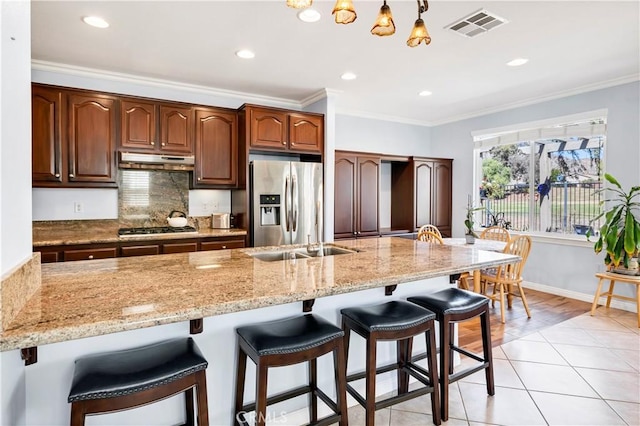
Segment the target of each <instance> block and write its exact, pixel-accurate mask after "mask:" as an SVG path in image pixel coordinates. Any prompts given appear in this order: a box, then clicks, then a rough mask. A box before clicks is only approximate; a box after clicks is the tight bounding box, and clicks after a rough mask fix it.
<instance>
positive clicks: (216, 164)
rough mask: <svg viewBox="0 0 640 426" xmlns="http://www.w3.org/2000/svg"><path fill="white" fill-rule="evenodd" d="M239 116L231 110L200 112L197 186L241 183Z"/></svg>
mask: <svg viewBox="0 0 640 426" xmlns="http://www.w3.org/2000/svg"><path fill="white" fill-rule="evenodd" d="M237 117H238V115H237V113H236V112H235V111H230V110H224V109H216V108H210V109H205V108H198V109H196V119H195V121H196V131H195V148H196V149H195V157H196V164H195V171H194V172H193V178H194V179H193V186H194V187H199V186H202V185H207V186H215V185H224V186H227V187H228V186H230V185H235V184H236V183H237V176H238V172H237V167H238V120H237Z"/></svg>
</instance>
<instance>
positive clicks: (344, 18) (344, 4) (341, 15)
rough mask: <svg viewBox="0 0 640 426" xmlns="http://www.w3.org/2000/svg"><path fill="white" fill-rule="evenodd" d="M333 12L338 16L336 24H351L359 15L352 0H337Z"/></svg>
mask: <svg viewBox="0 0 640 426" xmlns="http://www.w3.org/2000/svg"><path fill="white" fill-rule="evenodd" d="M331 13H332V14H333V15H335V17H336V24H350V23H352V22H353V21H355V20H356V18H357V17H358V16H357V15H356V10H355V8H354V7H353V2H352V1H351V0H337V1H336V5H335V6H334V7H333V12H331Z"/></svg>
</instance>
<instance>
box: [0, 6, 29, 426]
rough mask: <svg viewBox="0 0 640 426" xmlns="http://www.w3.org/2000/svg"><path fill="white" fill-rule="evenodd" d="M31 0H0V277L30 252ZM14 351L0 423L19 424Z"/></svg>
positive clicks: (1, 367) (2, 374) (19, 378)
mask: <svg viewBox="0 0 640 426" xmlns="http://www.w3.org/2000/svg"><path fill="white" fill-rule="evenodd" d="M30 11H31V5H30V3H29V2H28V1H20V2H18V1H16V2H9V1H3V2H0V37H1V41H0V93H2V99H1V101H0V277H4V276H5V275H6V274H8V273H10V272H11V271H12V270H13V269H14V268H15V267H17V266H19V265H21V264H22V263H24V261H25V260H26V259H28V258H29V257H30V256H31V96H30V93H31V87H30V82H31V80H30V74H31V69H30V67H31V63H30V61H31V18H30ZM25 398H26V391H25V374H24V364H23V363H22V361H21V360H20V356H19V353H18V351H11V352H2V353H0V424H3V425H22V424H25V418H24V416H23V414H24V411H25Z"/></svg>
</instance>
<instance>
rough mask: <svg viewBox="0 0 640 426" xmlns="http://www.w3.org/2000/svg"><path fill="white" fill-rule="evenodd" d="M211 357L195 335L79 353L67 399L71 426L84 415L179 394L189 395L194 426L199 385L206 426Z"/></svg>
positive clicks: (201, 418) (188, 416) (189, 418)
mask: <svg viewBox="0 0 640 426" xmlns="http://www.w3.org/2000/svg"><path fill="white" fill-rule="evenodd" d="M207 365H208V363H207V360H206V359H205V358H204V357H203V356H202V353H201V352H200V350H199V349H198V346H197V345H196V343H195V342H194V341H193V339H192V338H190V337H189V338H179V339H172V340H166V341H163V342H159V343H154V344H152V345H148V346H143V347H139V348H133V349H125V350H121V351H115V352H107V353H101V354H95V355H88V356H84V357H82V358H78V359H77V360H76V362H75V369H74V372H73V383H72V385H71V391H70V392H69V398H68V401H69V402H70V403H71V426H80V425H84V419H85V416H87V415H91V414H104V413H109V412H115V411H122V410H127V409H130V408H135V407H140V406H142V405H147V404H150V403H153V402H157V401H160V400H162V399H165V398H168V397H170V396H173V395H177V394H179V393H183V392H184V394H185V398H186V423H185V424H186V425H190V426H192V425H194V406H193V390H194V389H195V390H196V398H197V420H198V425H199V426H208V424H209V413H208V407H207V379H206V375H205V369H206V368H207Z"/></svg>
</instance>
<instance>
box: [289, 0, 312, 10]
mask: <svg viewBox="0 0 640 426" xmlns="http://www.w3.org/2000/svg"><path fill="white" fill-rule="evenodd" d="M311 3H313V0H287V6H289V7H292V8H294V9H304V8H305V7H309V6H311Z"/></svg>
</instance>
